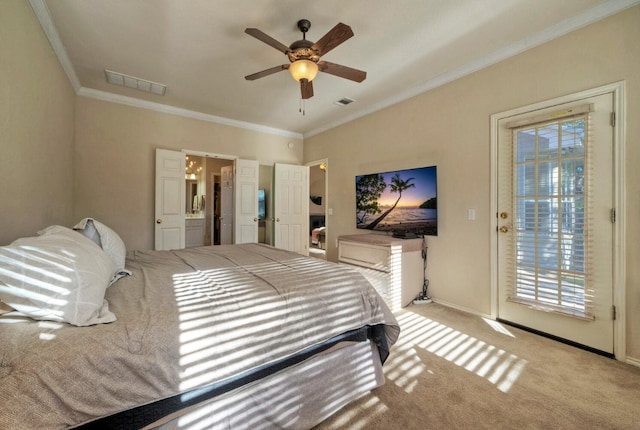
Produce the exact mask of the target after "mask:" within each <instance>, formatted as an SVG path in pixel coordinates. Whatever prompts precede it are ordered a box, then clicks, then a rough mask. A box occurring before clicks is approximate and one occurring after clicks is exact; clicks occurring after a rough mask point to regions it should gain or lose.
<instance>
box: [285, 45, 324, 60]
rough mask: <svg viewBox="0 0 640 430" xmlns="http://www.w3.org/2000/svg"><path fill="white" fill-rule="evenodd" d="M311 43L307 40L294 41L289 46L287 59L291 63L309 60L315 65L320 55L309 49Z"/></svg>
mask: <svg viewBox="0 0 640 430" xmlns="http://www.w3.org/2000/svg"><path fill="white" fill-rule="evenodd" d="M312 46H313V42H311V41H310V40H307V39H302V40H296V41H295V42H293V43H292V44H291V45H290V46H289V51H288V52H287V57H289V61H291V62H292V63H293V62H294V61H297V60H309V61H313V62H314V63H317V62H318V60H319V59H320V54H319V53H318V52H317V51H315V50H313V49H311V47H312Z"/></svg>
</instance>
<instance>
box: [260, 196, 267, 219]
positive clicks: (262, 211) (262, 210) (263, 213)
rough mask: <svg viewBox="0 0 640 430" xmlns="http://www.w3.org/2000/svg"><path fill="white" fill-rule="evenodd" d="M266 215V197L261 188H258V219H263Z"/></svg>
mask: <svg viewBox="0 0 640 430" xmlns="http://www.w3.org/2000/svg"><path fill="white" fill-rule="evenodd" d="M266 217H267V199H266V193H265V191H264V190H263V189H260V190H258V219H260V220H264V219H266Z"/></svg>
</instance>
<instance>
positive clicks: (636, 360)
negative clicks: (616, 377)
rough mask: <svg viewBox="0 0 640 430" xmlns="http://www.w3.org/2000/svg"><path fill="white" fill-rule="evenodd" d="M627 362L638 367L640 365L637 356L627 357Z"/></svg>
mask: <svg viewBox="0 0 640 430" xmlns="http://www.w3.org/2000/svg"><path fill="white" fill-rule="evenodd" d="M625 362H626V363H627V364H630V365H632V366H636V367H640V360H639V359H637V358H631V357H627V359H626V360H625Z"/></svg>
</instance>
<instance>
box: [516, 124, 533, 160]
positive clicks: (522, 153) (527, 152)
mask: <svg viewBox="0 0 640 430" xmlns="http://www.w3.org/2000/svg"><path fill="white" fill-rule="evenodd" d="M517 139H518V148H517V151H516V161H517V162H523V161H531V160H534V159H535V157H536V130H535V129H530V130H520V131H518V137H517Z"/></svg>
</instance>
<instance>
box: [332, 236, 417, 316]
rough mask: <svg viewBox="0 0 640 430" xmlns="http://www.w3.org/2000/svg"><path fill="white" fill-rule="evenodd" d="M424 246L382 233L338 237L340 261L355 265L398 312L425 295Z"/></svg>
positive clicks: (414, 240) (392, 308)
mask: <svg viewBox="0 0 640 430" xmlns="http://www.w3.org/2000/svg"><path fill="white" fill-rule="evenodd" d="M422 243H423V242H422V238H417V239H398V238H395V237H392V236H385V235H379V234H355V235H346V236H339V237H338V261H339V262H340V263H346V264H350V265H353V266H355V268H356V269H358V270H359V271H360V272H362V273H363V274H364V276H365V277H366V278H367V279H368V280H369V282H371V284H372V285H373V286H374V287H375V289H376V290H377V291H378V293H380V295H381V296H382V297H383V298H384V300H385V301H386V302H387V304H388V305H389V307H390V308H391V310H396V309H399V308H401V307H404V306H407V305H408V304H410V303H411V301H412V300H413V299H415V298H416V297H417V296H418V295H419V294H420V293H421V292H422V284H423V283H424V273H423V270H424V266H423V260H422V246H423V245H422Z"/></svg>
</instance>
